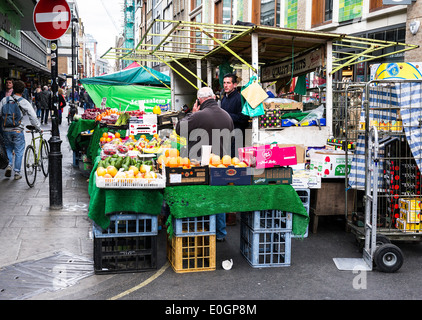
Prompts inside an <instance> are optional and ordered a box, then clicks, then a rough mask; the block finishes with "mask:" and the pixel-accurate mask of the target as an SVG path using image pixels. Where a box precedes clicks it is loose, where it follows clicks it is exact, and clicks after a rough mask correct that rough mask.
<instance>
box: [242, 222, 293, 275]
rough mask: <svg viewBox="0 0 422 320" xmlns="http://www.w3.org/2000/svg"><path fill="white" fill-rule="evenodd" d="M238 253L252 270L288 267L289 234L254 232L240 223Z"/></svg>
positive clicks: (281, 232)
mask: <svg viewBox="0 0 422 320" xmlns="http://www.w3.org/2000/svg"><path fill="white" fill-rule="evenodd" d="M240 252H241V254H242V255H243V256H244V257H245V259H246V260H247V261H248V263H249V264H250V265H251V266H252V267H253V268H265V267H287V266H290V262H291V232H290V231H274V230H272V231H254V230H252V229H251V228H249V227H248V226H247V225H246V224H245V223H243V222H241V224H240Z"/></svg>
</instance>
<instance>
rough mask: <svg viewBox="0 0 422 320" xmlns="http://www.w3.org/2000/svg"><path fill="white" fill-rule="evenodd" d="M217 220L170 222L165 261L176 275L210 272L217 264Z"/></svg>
mask: <svg viewBox="0 0 422 320" xmlns="http://www.w3.org/2000/svg"><path fill="white" fill-rule="evenodd" d="M215 249H216V216H215V215H206V216H200V217H188V218H179V219H173V234H171V235H169V236H168V237H167V259H168V260H169V262H170V264H171V266H172V268H173V270H174V271H175V272H177V273H186V272H197V271H213V270H215V264H216V250H215Z"/></svg>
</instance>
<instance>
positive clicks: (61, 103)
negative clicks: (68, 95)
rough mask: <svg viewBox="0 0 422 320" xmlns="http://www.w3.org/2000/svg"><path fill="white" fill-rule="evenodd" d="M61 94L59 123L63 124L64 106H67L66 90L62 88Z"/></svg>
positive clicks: (59, 92)
mask: <svg viewBox="0 0 422 320" xmlns="http://www.w3.org/2000/svg"><path fill="white" fill-rule="evenodd" d="M58 94H59V110H58V112H59V124H62V115H63V108H64V107H65V106H66V99H65V97H64V92H63V89H62V88H59V90H58Z"/></svg>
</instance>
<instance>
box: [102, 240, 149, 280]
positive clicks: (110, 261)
mask: <svg viewBox="0 0 422 320" xmlns="http://www.w3.org/2000/svg"><path fill="white" fill-rule="evenodd" d="M151 269H157V236H132V237H106V238H95V237H94V272H95V273H96V274H99V273H101V274H104V273H125V272H140V271H147V270H151Z"/></svg>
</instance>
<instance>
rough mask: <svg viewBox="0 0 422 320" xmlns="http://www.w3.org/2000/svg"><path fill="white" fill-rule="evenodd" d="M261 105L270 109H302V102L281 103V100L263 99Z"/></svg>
mask: <svg viewBox="0 0 422 320" xmlns="http://www.w3.org/2000/svg"><path fill="white" fill-rule="evenodd" d="M263 106H264V108H265V109H267V110H271V109H280V110H301V111H302V110H303V103H302V102H290V103H281V102H274V101H265V100H264V102H263Z"/></svg>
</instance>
